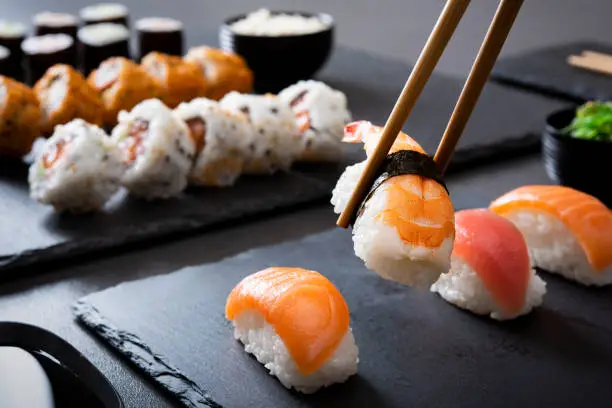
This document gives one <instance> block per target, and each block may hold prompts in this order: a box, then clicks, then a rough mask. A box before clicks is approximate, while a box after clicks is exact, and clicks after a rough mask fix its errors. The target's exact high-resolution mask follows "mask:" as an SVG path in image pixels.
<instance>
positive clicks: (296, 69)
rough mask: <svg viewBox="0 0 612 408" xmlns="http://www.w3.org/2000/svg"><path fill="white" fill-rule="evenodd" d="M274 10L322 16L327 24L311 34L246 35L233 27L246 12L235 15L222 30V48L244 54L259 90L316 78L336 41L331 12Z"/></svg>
mask: <svg viewBox="0 0 612 408" xmlns="http://www.w3.org/2000/svg"><path fill="white" fill-rule="evenodd" d="M271 13H272V14H293V15H295V14H297V15H301V16H305V17H318V18H319V19H321V20H322V21H323V22H324V23H326V25H327V28H326V29H324V30H323V31H318V32H315V33H309V34H299V35H285V36H277V37H268V36H254V35H243V34H237V33H235V32H234V31H233V30H232V28H231V27H230V26H231V24H233V23H234V22H236V21H238V20H241V19H243V18H245V17H246V14H243V15H239V16H235V17H231V18H229V19H227V20H226V21H225V23H224V24H223V25H222V26H221V28H220V30H219V43H220V45H221V48H222V49H224V50H227V51H231V52H234V53H236V54H238V55H240V56H242V57H243V58H244V59H245V60H246V62H247V64H248V65H249V67H250V68H251V70H253V75H254V88H255V89H254V90H255V92H256V93H266V92H270V93H278V92H279V91H280V90H282V89H283V88H285V87H287V86H289V85H292V84H294V83H295V82H297V81H299V80H302V79H310V78H312V77H313V76H314V75H315V74H316V73H317V72H318V71H319V70H320V69H321V68H323V66H324V65H325V63H326V62H327V60H328V59H329V56H330V54H331V51H332V48H333V43H334V21H333V19H332V17H331V16H330V15H328V14H316V13H305V12H295V11H272V12H271Z"/></svg>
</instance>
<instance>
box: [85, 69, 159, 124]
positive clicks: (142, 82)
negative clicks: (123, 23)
mask: <svg viewBox="0 0 612 408" xmlns="http://www.w3.org/2000/svg"><path fill="white" fill-rule="evenodd" d="M87 82H88V83H89V85H90V86H91V87H92V88H93V89H94V90H96V92H98V94H99V95H100V97H101V99H102V103H103V105H104V125H105V126H106V127H109V128H111V127H113V126H115V125H116V124H117V115H118V114H119V112H121V111H122V110H126V111H129V110H131V109H132V108H133V107H134V106H136V105H137V104H138V103H140V102H141V101H144V100H146V99H151V98H156V97H158V96H159V94H160V89H159V87H158V86H157V84H156V83H155V81H154V80H153V78H152V77H151V76H149V74H147V73H146V72H145V71H144V70H143V69H142V68H141V67H140V66H139V65H137V64H135V63H134V62H132V61H131V60H129V59H127V58H123V57H113V58H109V59H107V60H106V61H104V62H103V63H102V64H100V66H99V67H98V69H96V70H94V71H93V72H92V73H91V74H89V77H88V78H87Z"/></svg>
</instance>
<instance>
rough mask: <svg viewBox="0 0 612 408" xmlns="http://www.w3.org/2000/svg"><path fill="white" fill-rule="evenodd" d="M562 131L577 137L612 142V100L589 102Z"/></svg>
mask: <svg viewBox="0 0 612 408" xmlns="http://www.w3.org/2000/svg"><path fill="white" fill-rule="evenodd" d="M562 133H563V134H564V135H566V136H570V137H573V138H576V139H584V140H596V141H602V142H612V102H599V101H591V102H587V103H585V104H584V105H582V106H581V107H579V108H578V109H577V110H576V116H575V117H574V120H572V123H570V125H569V126H568V127H566V128H565V129H563V131H562Z"/></svg>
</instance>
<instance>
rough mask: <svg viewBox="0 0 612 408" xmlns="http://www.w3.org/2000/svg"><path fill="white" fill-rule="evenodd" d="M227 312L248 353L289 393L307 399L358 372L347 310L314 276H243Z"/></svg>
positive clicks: (268, 272) (285, 271)
mask: <svg viewBox="0 0 612 408" xmlns="http://www.w3.org/2000/svg"><path fill="white" fill-rule="evenodd" d="M225 311H226V316H227V318H228V319H229V320H231V321H232V322H233V324H234V337H235V338H237V339H239V340H240V341H241V342H242V343H243V344H244V347H245V350H246V352H247V353H251V354H253V355H254V356H255V357H256V358H257V360H258V361H259V362H260V363H262V364H263V365H264V366H265V367H266V369H268V370H269V372H270V374H272V375H274V376H276V377H277V378H278V379H279V381H280V382H281V383H282V384H283V385H284V386H285V387H287V388H292V387H293V388H295V389H296V390H297V391H300V392H303V393H307V394H310V393H314V392H316V391H317V390H318V389H320V388H321V387H327V386H330V385H332V384H334V383H341V382H344V381H346V380H347V379H348V378H349V377H350V376H352V375H354V374H356V373H357V364H358V362H359V350H358V347H357V345H356V344H355V338H354V336H353V333H352V330H351V327H350V316H349V309H348V306H347V304H346V301H345V300H344V298H343V297H342V294H341V293H340V292H339V291H338V289H337V288H336V287H335V286H334V285H333V284H332V283H331V282H330V281H329V280H328V279H327V278H326V277H324V276H323V275H321V274H320V273H318V272H314V271H309V270H305V269H301V268H281V267H275V268H269V269H265V270H263V271H260V272H257V273H255V274H252V275H250V276H247V277H246V278H244V279H243V280H242V281H241V282H240V283H238V285H236V287H235V288H234V289H233V290H232V292H231V293H230V295H229V296H228V298H227V303H226V307H225Z"/></svg>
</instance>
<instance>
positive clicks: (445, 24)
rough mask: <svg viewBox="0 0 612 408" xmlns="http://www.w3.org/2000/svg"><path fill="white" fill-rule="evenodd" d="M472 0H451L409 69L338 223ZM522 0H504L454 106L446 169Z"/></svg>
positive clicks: (364, 189) (442, 153)
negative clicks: (402, 86)
mask: <svg viewBox="0 0 612 408" xmlns="http://www.w3.org/2000/svg"><path fill="white" fill-rule="evenodd" d="M469 3H470V0H448V1H447V3H446V6H445V7H444V9H443V10H442V13H441V14H440V17H439V18H438V21H437V23H436V25H435V26H434V29H433V31H432V33H431V34H430V36H429V39H428V40H427V43H426V45H425V47H424V48H423V51H422V52H421V55H420V56H419V58H418V60H417V63H416V65H415V67H414V69H413V70H412V72H411V73H410V76H409V78H408V81H407V82H406V84H405V86H404V89H403V90H402V93H401V94H400V96H399V98H398V100H397V102H396V103H395V106H394V108H393V110H392V112H391V115H390V116H389V119H388V120H387V123H386V125H385V127H384V130H383V133H382V135H381V138H380V141H379V142H378V145H377V147H376V150H375V151H374V152H373V154H372V155H371V156H370V157H369V158H368V159H367V162H366V166H365V169H364V171H363V173H362V175H361V177H360V179H359V182H358V183H357V185H356V187H355V189H354V191H353V194H352V195H351V197H350V199H349V201H348V203H347V205H346V207H345V208H344V211H343V212H342V214H340V217H339V218H338V221H337V225H338V226H340V227H342V228H347V227H348V226H349V224H350V222H351V220H352V218H353V214H354V213H355V211H356V209H357V208H358V206H359V205H360V204H361V202H362V201H363V199H364V197H365V196H366V194H367V193H368V190H369V189H370V188H371V186H372V183H373V182H374V177H375V175H376V172H377V170H378V168H379V167H380V166H381V165H382V163H383V161H384V160H385V158H386V156H387V154H388V153H389V150H390V149H391V146H392V145H393V143H394V142H395V139H396V138H397V135H398V134H399V132H400V130H401V129H402V127H403V125H404V123H405V122H406V120H407V119H408V117H409V116H410V113H411V112H412V108H413V107H414V105H415V104H416V101H417V99H418V98H419V96H420V94H421V92H422V91H423V88H424V87H425V85H426V83H427V81H428V79H429V77H430V76H431V74H432V73H433V70H434V69H435V66H436V65H437V63H438V61H439V59H440V57H441V55H442V53H443V51H444V49H445V48H446V45H447V44H448V42H449V41H450V39H451V38H452V36H453V34H454V32H455V30H456V28H457V26H458V25H459V21H460V20H461V18H462V17H463V14H464V13H465V11H466V9H467V7H468V5H469ZM522 3H523V0H502V1H501V2H500V5H499V7H498V9H497V12H496V14H495V17H494V19H493V22H492V23H491V26H490V27H489V30H488V32H487V35H486V37H485V40H484V42H483V44H482V46H481V49H480V51H479V54H478V56H477V58H476V60H475V62H474V65H473V66H472V70H471V72H470V74H469V76H468V79H467V81H466V84H465V86H464V88H463V91H462V93H461V96H460V97H459V100H458V102H457V105H456V106H455V110H454V111H453V114H452V116H451V119H450V121H449V124H448V127H447V129H446V131H445V132H444V135H443V137H442V142H441V143H440V146H439V147H438V151H437V153H436V155H435V160H436V163H437V164H438V166H439V168H440V169H441V171H444V170H445V169H446V167H447V166H448V162H449V161H450V158H451V156H452V152H453V150H454V148H455V146H456V145H457V142H458V140H459V138H460V137H461V134H462V132H463V130H464V129H465V125H466V123H467V121H468V120H469V117H470V116H471V114H472V111H473V108H474V106H475V105H476V102H477V100H478V98H479V96H480V94H481V91H482V88H483V87H484V84H485V83H486V81H487V78H488V76H489V74H490V72H491V70H492V68H493V65H494V63H495V60H496V59H497V57H498V56H499V52H500V51H501V48H502V46H503V44H504V42H505V40H506V38H507V36H508V34H509V32H510V29H511V27H512V25H513V23H514V21H515V18H516V16H517V14H518V12H519V10H520V7H521V6H522Z"/></svg>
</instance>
